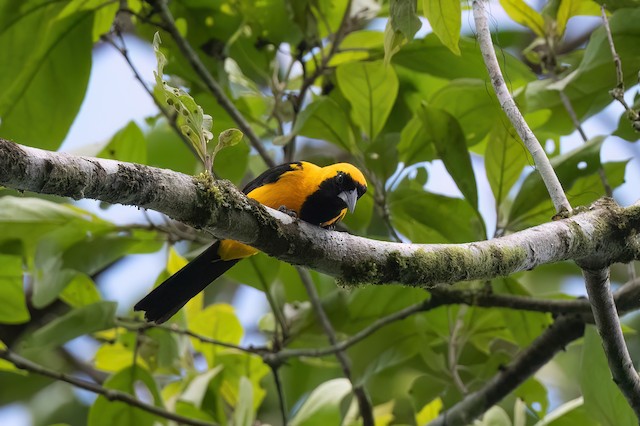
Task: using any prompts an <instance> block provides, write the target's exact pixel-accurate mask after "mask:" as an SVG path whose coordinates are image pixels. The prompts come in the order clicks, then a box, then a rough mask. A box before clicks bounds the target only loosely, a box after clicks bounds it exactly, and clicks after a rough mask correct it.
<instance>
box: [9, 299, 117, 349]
mask: <svg viewBox="0 0 640 426" xmlns="http://www.w3.org/2000/svg"><path fill="white" fill-rule="evenodd" d="M116 306H117V304H116V303H115V302H98V303H94V304H92V305H87V306H82V307H80V308H75V309H72V310H71V311H69V312H68V313H66V314H64V315H63V316H61V317H59V318H56V319H55V320H53V321H51V322H49V323H48V324H46V325H45V326H44V327H42V328H40V329H38V330H36V331H35V332H34V333H33V334H31V335H30V336H29V337H27V339H25V340H24V342H22V345H21V347H20V349H21V352H22V353H24V354H25V355H27V354H37V353H39V352H41V351H43V350H45V349H51V348H55V347H58V346H60V345H62V344H64V343H66V342H68V341H69V340H71V339H74V338H76V337H78V336H82V335H84V334H90V333H93V332H96V331H100V330H106V329H109V328H113V327H114V325H115V323H114V319H115V312H116Z"/></svg>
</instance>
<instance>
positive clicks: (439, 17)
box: [422, 0, 462, 55]
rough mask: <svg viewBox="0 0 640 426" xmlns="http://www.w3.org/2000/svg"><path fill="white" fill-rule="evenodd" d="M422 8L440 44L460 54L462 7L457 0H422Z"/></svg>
mask: <svg viewBox="0 0 640 426" xmlns="http://www.w3.org/2000/svg"><path fill="white" fill-rule="evenodd" d="M422 10H423V12H424V16H425V18H427V19H428V20H429V23H430V24H431V28H432V29H433V32H434V33H435V35H437V36H438V38H439V39H440V41H441V42H442V44H444V45H445V46H447V48H448V49H449V50H451V52H453V53H454V54H456V55H460V54H461V52H460V47H459V46H458V41H459V40H460V28H461V27H462V7H461V5H460V2H459V1H447V0H422Z"/></svg>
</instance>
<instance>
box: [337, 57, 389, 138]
mask: <svg viewBox="0 0 640 426" xmlns="http://www.w3.org/2000/svg"><path fill="white" fill-rule="evenodd" d="M336 75H337V79H338V86H339V87H340V91H341V92H342V94H343V95H344V97H345V98H347V100H348V101H349V103H350V104H351V116H352V117H353V121H354V122H355V123H357V124H358V125H359V126H360V127H361V129H362V131H363V132H364V133H365V134H366V135H367V136H368V137H369V140H371V141H372V140H374V139H375V138H376V136H378V133H380V131H381V130H382V128H383V127H384V124H385V122H386V121H387V117H389V113H390V112H391V108H392V107H393V104H394V102H395V100H396V96H397V94H398V77H397V76H396V73H395V71H394V70H393V67H391V66H386V65H384V63H383V62H382V61H375V62H365V63H363V62H353V63H348V64H343V65H340V66H339V67H338V68H337V70H336Z"/></svg>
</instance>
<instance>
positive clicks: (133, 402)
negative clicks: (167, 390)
mask: <svg viewBox="0 0 640 426" xmlns="http://www.w3.org/2000/svg"><path fill="white" fill-rule="evenodd" d="M0 358H3V359H5V360H7V361H9V362H10V363H12V364H13V365H15V366H16V367H18V368H19V369H21V370H26V371H29V372H32V373H36V374H39V375H41V376H45V377H49V378H51V379H54V380H58V381H61V382H67V383H69V384H71V385H73V386H75V387H78V388H81V389H84V390H87V391H89V392H93V393H95V394H98V395H102V396H104V397H105V398H107V399H108V400H109V401H120V402H123V403H125V404H127V405H130V406H132V407H136V408H139V409H141V410H143V411H146V412H148V413H151V414H155V415H156V416H160V417H163V418H165V419H168V420H173V421H176V422H178V423H179V424H185V425H193V426H216V424H215V423H211V422H205V421H202V420H198V419H192V418H189V417H184V416H181V415H179V414H175V413H172V412H170V411H167V410H164V409H162V408H159V407H156V406H155V405H151V404H147V403H145V402H142V401H140V400H139V399H136V398H135V397H134V396H133V395H130V394H128V393H125V392H121V391H119V390H115V389H107V388H105V387H102V386H100V385H98V384H95V383H92V382H88V381H86V380H82V379H78V378H76V377H73V376H70V375H68V374H65V373H60V372H58V371H54V370H49V369H48V368H46V367H43V366H42V365H39V364H36V363H34V362H32V361H29V360H28V359H26V358H23V357H21V356H20V355H17V354H15V353H14V352H12V351H10V350H8V349H0Z"/></svg>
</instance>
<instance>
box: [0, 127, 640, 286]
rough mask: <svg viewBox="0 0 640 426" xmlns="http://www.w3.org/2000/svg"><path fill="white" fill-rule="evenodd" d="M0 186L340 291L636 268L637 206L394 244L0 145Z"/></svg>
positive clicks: (149, 178)
mask: <svg viewBox="0 0 640 426" xmlns="http://www.w3.org/2000/svg"><path fill="white" fill-rule="evenodd" d="M0 185H4V186H7V187H9V188H13V189H17V190H22V191H33V192H38V193H44V194H56V195H60V196H67V197H72V198H75V199H80V198H94V199H98V200H101V201H105V202H108V203H112V204H114V203H120V204H128V205H134V206H138V207H141V208H146V209H153V210H157V211H159V212H161V213H164V214H166V215H168V216H169V217H172V218H173V219H175V220H178V221H181V222H184V223H186V224H188V225H191V226H195V227H198V228H205V229H207V230H208V231H210V232H211V233H212V234H213V236H215V237H216V238H226V239H233V240H236V241H240V242H242V243H245V244H249V245H251V246H253V247H255V248H257V249H259V250H261V251H263V252H265V253H267V254H269V255H271V256H274V257H276V258H278V259H280V260H284V261H286V262H289V263H292V264H296V265H304V266H307V267H309V268H312V269H315V270H318V271H320V272H323V273H326V274H329V275H332V276H335V277H338V278H339V279H340V280H341V281H342V284H344V285H348V286H349V285H356V284H361V283H369V284H386V283H392V282H396V283H401V284H407V285H412V286H420V287H425V288H429V287H433V286H434V285H435V284H438V283H454V282H458V281H464V280H477V279H490V278H495V277H497V276H505V275H509V274H512V273H514V272H518V271H525V270H529V269H532V268H534V267H536V266H538V265H542V264H547V263H553V262H558V261H562V260H568V259H574V260H580V259H587V258H589V259H591V260H592V261H594V262H598V264H597V267H606V266H608V265H609V264H611V263H614V262H624V263H626V262H629V261H630V260H632V259H637V258H638V257H639V254H640V245H639V241H638V237H637V236H636V232H637V231H638V230H640V203H636V204H634V205H632V206H630V207H627V208H621V207H619V206H617V205H616V204H615V203H614V202H613V201H611V200H606V199H605V200H601V201H600V202H598V203H596V204H594V205H593V206H592V207H591V209H590V210H588V211H586V212H584V213H581V214H577V215H575V216H572V217H570V218H566V219H563V220H557V221H555V222H550V223H546V224H543V225H539V226H536V227H533V228H530V229H526V230H524V231H520V232H516V233H514V234H510V235H508V236H505V237H501V238H496V239H492V240H489V241H479V242H471V243H465V244H399V243H391V242H385V241H376V240H372V239H367V238H361V237H357V236H353V235H350V234H348V233H346V232H335V231H329V230H325V229H322V228H319V227H317V226H313V225H310V224H308V223H305V222H302V221H296V220H294V219H293V218H291V217H289V216H288V215H286V214H284V213H281V212H278V211H276V210H273V209H269V208H266V207H264V206H262V205H260V204H259V203H257V202H255V201H253V200H249V199H247V198H246V197H245V196H244V194H242V193H241V192H240V191H238V190H237V189H236V188H235V187H234V186H233V185H231V184H230V183H229V182H227V181H214V180H213V179H212V178H211V177H210V176H205V175H200V176H196V177H191V176H187V175H184V174H181V173H177V172H173V171H170V170H165V169H159V168H155V167H149V166H143V165H139V164H131V163H123V162H118V161H113V160H103V159H96V158H90V157H79V156H74V155H69V154H65V153H55V152H50V151H44V150H40V149H37V148H30V147H25V146H21V145H17V144H15V143H12V142H10V141H7V140H4V139H1V138H0Z"/></svg>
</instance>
